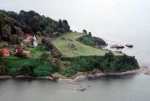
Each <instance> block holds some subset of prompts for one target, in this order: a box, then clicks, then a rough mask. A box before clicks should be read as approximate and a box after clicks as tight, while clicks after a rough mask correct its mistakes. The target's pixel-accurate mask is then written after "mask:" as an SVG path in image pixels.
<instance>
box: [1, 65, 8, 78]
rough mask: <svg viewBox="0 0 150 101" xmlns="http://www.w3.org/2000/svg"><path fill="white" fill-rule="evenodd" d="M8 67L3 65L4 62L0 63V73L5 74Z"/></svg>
mask: <svg viewBox="0 0 150 101" xmlns="http://www.w3.org/2000/svg"><path fill="white" fill-rule="evenodd" d="M7 73H8V68H7V67H6V66H5V65H4V63H2V62H1V63H0V75H7Z"/></svg>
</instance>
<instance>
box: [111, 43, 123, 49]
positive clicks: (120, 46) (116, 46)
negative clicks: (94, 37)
mask: <svg viewBox="0 0 150 101" xmlns="http://www.w3.org/2000/svg"><path fill="white" fill-rule="evenodd" d="M110 48H116V49H123V48H124V46H123V45H117V44H116V45H112V46H110Z"/></svg>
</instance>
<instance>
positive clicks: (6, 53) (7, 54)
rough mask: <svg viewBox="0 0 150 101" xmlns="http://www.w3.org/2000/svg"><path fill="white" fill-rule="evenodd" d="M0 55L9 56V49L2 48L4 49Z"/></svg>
mask: <svg viewBox="0 0 150 101" xmlns="http://www.w3.org/2000/svg"><path fill="white" fill-rule="evenodd" d="M2 54H3V56H9V55H10V51H9V49H7V48H4V49H3V50H2Z"/></svg>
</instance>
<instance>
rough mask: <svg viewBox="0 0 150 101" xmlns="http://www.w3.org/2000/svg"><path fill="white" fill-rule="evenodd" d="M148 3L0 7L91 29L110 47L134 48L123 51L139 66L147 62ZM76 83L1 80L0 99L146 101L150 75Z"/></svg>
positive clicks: (19, 0)
mask: <svg viewBox="0 0 150 101" xmlns="http://www.w3.org/2000/svg"><path fill="white" fill-rule="evenodd" d="M149 5H150V0H32V1H31V0H9V1H6V0H0V9H4V10H12V11H15V12H19V11H20V10H22V9H23V10H26V11H29V10H34V11H36V12H38V13H40V14H42V15H45V16H50V17H51V18H53V19H55V20H58V19H60V18H61V19H67V20H68V22H69V24H70V26H71V29H72V30H77V31H80V32H81V31H82V30H83V29H86V30H87V31H91V32H92V35H94V36H98V37H101V38H103V39H105V40H106V41H107V42H109V43H119V44H122V45H125V44H127V43H129V44H133V45H134V48H133V49H128V48H125V49H123V50H122V51H123V52H125V53H126V54H128V55H131V56H135V57H136V58H137V59H138V62H139V63H140V65H149V64H150V59H149V57H150V48H149V44H150V29H149V28H150V13H149V11H150V6H149ZM81 85H85V86H86V85H90V86H91V87H89V88H88V90H87V91H85V92H77V91H76V88H77V87H78V86H79V85H70V84H64V83H54V82H51V81H48V80H32V81H28V80H7V81H0V99H1V100H0V101H62V100H64V101H98V100H102V101H149V99H150V86H149V85H150V76H147V75H144V74H141V75H132V76H127V77H117V78H116V77H110V78H100V79H96V80H90V81H86V82H84V83H82V84H81Z"/></svg>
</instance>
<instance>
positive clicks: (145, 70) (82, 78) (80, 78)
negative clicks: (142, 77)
mask: <svg viewBox="0 0 150 101" xmlns="http://www.w3.org/2000/svg"><path fill="white" fill-rule="evenodd" d="M141 73H144V74H148V75H150V68H148V67H141V68H140V69H136V70H129V71H125V72H115V73H103V72H97V73H94V74H93V73H85V74H80V75H77V76H75V77H73V78H55V77H51V76H45V77H32V76H23V75H18V76H15V77H13V76H8V75H3V76H0V80H7V79H23V78H29V79H47V80H51V81H55V82H64V83H70V84H78V83H79V82H83V81H85V80H88V79H94V78H99V77H105V76H123V75H130V74H141Z"/></svg>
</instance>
